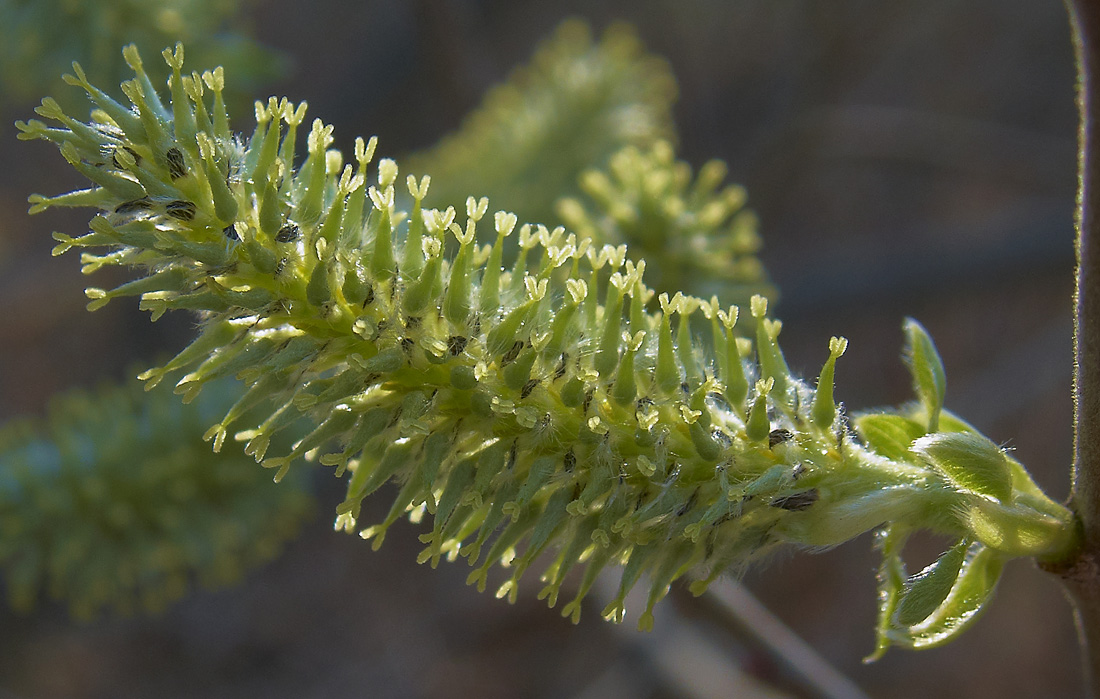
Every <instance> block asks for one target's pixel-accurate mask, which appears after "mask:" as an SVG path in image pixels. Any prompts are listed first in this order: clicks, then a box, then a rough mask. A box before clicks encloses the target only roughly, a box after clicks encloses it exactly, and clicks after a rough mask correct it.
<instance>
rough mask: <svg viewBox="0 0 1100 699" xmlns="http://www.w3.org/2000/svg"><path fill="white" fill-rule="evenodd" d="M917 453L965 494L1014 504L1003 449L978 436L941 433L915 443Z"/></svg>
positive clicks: (974, 433)
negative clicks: (969, 493)
mask: <svg viewBox="0 0 1100 699" xmlns="http://www.w3.org/2000/svg"><path fill="white" fill-rule="evenodd" d="M911 449H912V451H913V453H915V454H918V455H920V456H921V457H923V458H924V459H925V460H926V461H927V462H928V463H929V464H931V465H932V466H935V467H936V468H937V469H939V470H940V471H941V472H943V473H944V474H945V475H946V476H947V477H948V478H949V479H951V481H952V482H953V483H955V484H956V485H957V486H958V487H959V488H960V489H961V490H963V491H966V492H973V493H977V494H979V495H985V496H988V497H991V498H995V499H996V500H999V501H1000V502H1003V503H1006V504H1008V503H1010V502H1011V500H1012V473H1011V471H1010V469H1009V466H1008V459H1006V458H1005V455H1004V452H1002V451H1001V450H1000V448H999V447H998V446H997V445H996V444H994V443H993V442H991V441H989V440H988V439H986V438H985V437H983V436H982V435H980V434H978V433H976V432H941V433H938V434H929V435H925V436H924V437H921V438H920V439H918V440H916V441H915V442H913V445H912V447H911Z"/></svg>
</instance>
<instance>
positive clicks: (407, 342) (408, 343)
mask: <svg viewBox="0 0 1100 699" xmlns="http://www.w3.org/2000/svg"><path fill="white" fill-rule="evenodd" d="M414 344H415V343H414V342H413V339H412V338H411V337H403V338H401V349H403V350H404V351H405V354H412V351H413V345H414Z"/></svg>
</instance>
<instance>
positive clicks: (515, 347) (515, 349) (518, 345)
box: [500, 340, 523, 367]
mask: <svg viewBox="0 0 1100 699" xmlns="http://www.w3.org/2000/svg"><path fill="white" fill-rule="evenodd" d="M521 351H523V340H516V341H515V342H514V343H513V344H512V348H511V349H510V350H508V351H507V352H505V353H504V356H503V357H501V358H500V366H501V367H506V366H508V365H509V364H511V363H512V362H514V361H516V357H518V356H519V353H520V352H521Z"/></svg>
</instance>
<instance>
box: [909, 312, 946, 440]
mask: <svg viewBox="0 0 1100 699" xmlns="http://www.w3.org/2000/svg"><path fill="white" fill-rule="evenodd" d="M902 327H903V329H904V331H905V362H906V364H908V365H909V373H910V374H912V376H913V390H914V391H916V393H917V398H919V399H920V402H921V403H923V404H924V407H925V410H927V411H928V431H929V432H935V431H936V430H937V429H938V427H939V418H940V410H941V409H942V408H943V397H944V394H945V393H946V392H947V376H946V375H945V374H944V371H943V361H942V360H941V359H940V355H939V352H937V351H936V345H935V344H933V342H932V338H931V337H929V335H928V331H927V330H925V329H924V327H923V326H922V325H921V324H920V323H918V322H917V321H915V320H913V319H912V318H906V319H905V324H904V325H903V326H902Z"/></svg>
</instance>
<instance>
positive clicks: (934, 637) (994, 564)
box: [887, 544, 1005, 649]
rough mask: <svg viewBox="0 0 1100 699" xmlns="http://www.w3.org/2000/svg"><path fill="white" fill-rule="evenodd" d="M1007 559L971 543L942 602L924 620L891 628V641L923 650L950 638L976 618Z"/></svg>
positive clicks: (888, 633)
mask: <svg viewBox="0 0 1100 699" xmlns="http://www.w3.org/2000/svg"><path fill="white" fill-rule="evenodd" d="M1004 562H1005V558H1004V557H1003V556H1002V555H1001V554H1000V553H998V552H996V551H994V550H993V549H990V548H987V547H985V546H982V545H981V544H974V545H972V546H971V548H970V550H969V552H968V554H967V557H966V560H964V561H963V564H962V567H961V570H960V571H959V575H958V577H957V578H956V579H955V584H954V585H953V586H952V587H951V590H950V592H948V594H947V597H946V598H945V599H944V601H943V603H942V604H940V605H939V607H937V608H936V609H935V610H934V611H933V612H932V614H930V615H929V616H928V617H926V618H925V619H924V621H922V622H921V623H919V624H916V625H914V626H908V627H894V628H893V629H891V630H890V631H888V632H887V636H888V638H889V640H890V642H892V643H894V644H895V645H899V646H902V647H905V648H913V649H923V648H935V647H937V646H941V645H943V644H945V643H947V642H948V641H951V640H952V639H953V638H955V636H957V635H959V634H960V633H962V632H963V631H964V630H966V628H967V627H969V626H970V625H971V624H972V623H974V621H976V620H977V618H978V615H979V614H981V612H982V610H983V609H984V608H985V604H986V602H988V601H989V600H990V599H991V598H992V596H993V590H994V589H995V588H996V587H997V580H998V579H999V578H1000V576H1001V570H1002V569H1003V568H1004ZM899 611H900V610H899Z"/></svg>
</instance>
